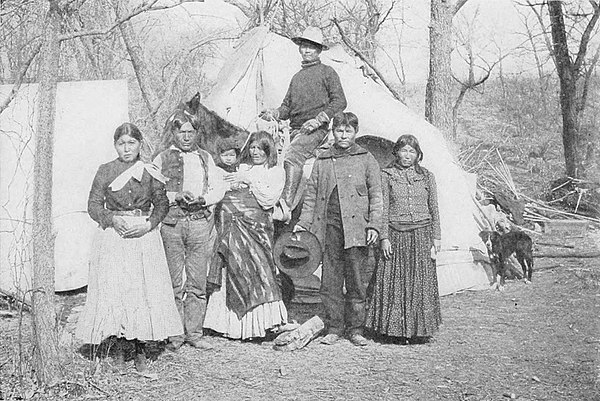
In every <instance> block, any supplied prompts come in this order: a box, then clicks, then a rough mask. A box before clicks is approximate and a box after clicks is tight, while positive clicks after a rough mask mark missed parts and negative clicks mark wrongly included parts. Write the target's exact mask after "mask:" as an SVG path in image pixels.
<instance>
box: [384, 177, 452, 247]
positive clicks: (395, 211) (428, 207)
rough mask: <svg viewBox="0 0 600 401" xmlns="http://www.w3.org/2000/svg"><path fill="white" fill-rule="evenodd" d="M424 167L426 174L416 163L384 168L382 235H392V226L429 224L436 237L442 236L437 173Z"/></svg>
mask: <svg viewBox="0 0 600 401" xmlns="http://www.w3.org/2000/svg"><path fill="white" fill-rule="evenodd" d="M421 169H422V170H423V174H419V173H417V172H416V171H415V169H414V167H411V168H407V169H400V168H397V167H389V168H385V169H383V170H382V174H381V181H382V186H383V222H384V224H383V229H382V232H381V233H380V238H381V239H386V238H389V237H388V229H389V226H392V227H395V228H397V229H398V228H402V227H407V228H410V227H412V228H416V227H421V226H423V225H429V224H431V226H432V228H433V238H434V239H441V229H440V212H439V209H438V199H437V186H436V184H435V177H434V176H433V174H432V173H431V172H430V171H429V170H427V169H426V168H424V167H421ZM401 231H402V230H401Z"/></svg>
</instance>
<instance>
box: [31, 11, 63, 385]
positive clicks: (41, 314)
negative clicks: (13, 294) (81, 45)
mask: <svg viewBox="0 0 600 401" xmlns="http://www.w3.org/2000/svg"><path fill="white" fill-rule="evenodd" d="M59 30H60V15H59V10H58V4H57V2H56V1H52V0H50V8H49V11H48V17H47V23H46V28H45V32H44V37H45V40H44V44H43V45H42V49H41V54H40V72H39V82H40V84H39V85H40V86H39V93H38V106H39V111H38V113H39V114H38V120H37V127H36V136H35V155H34V170H33V176H34V180H33V294H32V304H33V305H32V309H33V340H34V344H35V348H34V359H33V363H34V367H35V373H36V377H37V381H38V383H40V384H42V385H47V386H51V385H54V384H56V383H57V382H59V381H60V380H61V379H62V371H61V363H60V360H59V351H58V333H57V326H56V311H55V309H54V234H53V230H52V158H53V153H54V143H53V141H54V138H53V137H54V116H55V114H56V79H57V75H58V70H59V54H60V43H59V41H58V35H59Z"/></svg>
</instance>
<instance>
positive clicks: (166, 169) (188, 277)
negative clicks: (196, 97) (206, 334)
mask: <svg viewBox="0 0 600 401" xmlns="http://www.w3.org/2000/svg"><path fill="white" fill-rule="evenodd" d="M167 123H168V124H169V126H170V127H171V136H172V141H171V146H170V147H169V148H168V149H166V150H164V151H162V152H160V153H159V154H158V156H156V158H155V159H154V164H155V165H156V166H157V167H158V168H159V169H160V170H161V172H162V174H163V175H164V176H165V177H167V178H168V179H169V180H168V181H167V183H166V190H167V197H168V198H169V213H168V214H167V217H165V219H164V220H163V222H162V226H161V229H160V233H161V235H162V239H163V244H164V247H165V253H166V255H167V263H168V265H169V272H170V273H171V281H172V284H173V293H174V295H175V303H176V305H177V309H178V311H179V315H180V316H181V320H182V323H183V327H184V329H185V335H184V336H177V337H171V338H169V343H168V344H167V348H168V349H170V350H172V351H176V350H177V349H179V347H181V345H183V343H184V342H186V343H188V344H189V345H191V346H193V347H196V348H201V349H210V348H212V345H211V344H210V343H208V342H207V341H206V340H204V339H203V338H202V337H203V331H202V326H203V323H204V316H205V314H206V276H207V272H208V266H209V263H210V259H211V256H212V251H213V245H214V242H215V238H216V230H215V225H214V215H213V209H214V205H215V204H217V203H218V202H220V201H221V199H222V198H223V195H224V194H225V191H226V189H227V188H226V186H225V184H224V182H223V181H222V179H221V175H222V173H221V172H220V171H219V169H218V168H217V167H216V166H215V163H214V161H213V158H212V156H211V155H210V153H208V152H207V151H205V150H202V149H200V148H198V140H197V139H198V131H197V121H196V120H195V118H194V117H193V116H192V115H190V114H188V113H185V112H183V111H176V112H175V113H174V114H173V115H172V116H171V117H169V119H168V122H167ZM184 272H185V277H184Z"/></svg>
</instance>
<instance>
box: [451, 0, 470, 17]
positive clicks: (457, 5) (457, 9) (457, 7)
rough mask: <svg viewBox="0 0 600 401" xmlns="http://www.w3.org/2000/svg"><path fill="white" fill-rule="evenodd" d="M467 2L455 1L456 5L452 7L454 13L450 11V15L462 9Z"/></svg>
mask: <svg viewBox="0 0 600 401" xmlns="http://www.w3.org/2000/svg"><path fill="white" fill-rule="evenodd" d="M467 1H469V0H457V2H456V4H455V5H454V11H452V15H456V14H457V13H458V12H459V11H460V9H461V8H462V6H464V5H465V4H466V3H467Z"/></svg>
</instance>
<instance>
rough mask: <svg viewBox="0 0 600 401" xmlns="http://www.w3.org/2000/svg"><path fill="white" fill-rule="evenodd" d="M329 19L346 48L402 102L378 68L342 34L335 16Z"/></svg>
mask: <svg viewBox="0 0 600 401" xmlns="http://www.w3.org/2000/svg"><path fill="white" fill-rule="evenodd" d="M331 21H332V22H333V23H334V25H335V26H336V27H337V29H338V31H339V33H340V36H341V38H342V40H343V41H344V44H345V45H346V46H348V48H349V49H350V50H352V52H353V53H354V54H355V55H356V56H358V58H360V59H361V60H362V61H363V62H364V63H365V64H366V65H368V66H369V68H370V69H371V70H373V72H374V73H375V74H376V75H377V77H378V78H379V79H380V80H381V82H382V83H383V84H384V85H385V87H386V88H387V89H388V90H389V91H390V93H391V94H392V96H394V98H395V99H396V100H398V101H399V102H401V103H404V102H402V98H401V97H400V95H399V94H398V93H397V92H396V91H395V90H394V88H392V86H391V85H390V84H389V83H388V82H387V80H386V79H385V78H384V76H383V75H381V73H380V72H379V70H378V69H377V68H375V66H374V65H373V64H372V63H371V62H369V60H367V58H366V57H365V56H364V55H363V54H362V53H361V52H360V51H358V50H357V49H356V48H354V47H353V46H352V45H351V44H350V42H349V41H348V39H347V38H346V35H345V34H344V31H343V30H342V27H341V26H340V24H339V22H338V21H337V20H336V19H335V18H333V19H332V20H331Z"/></svg>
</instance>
